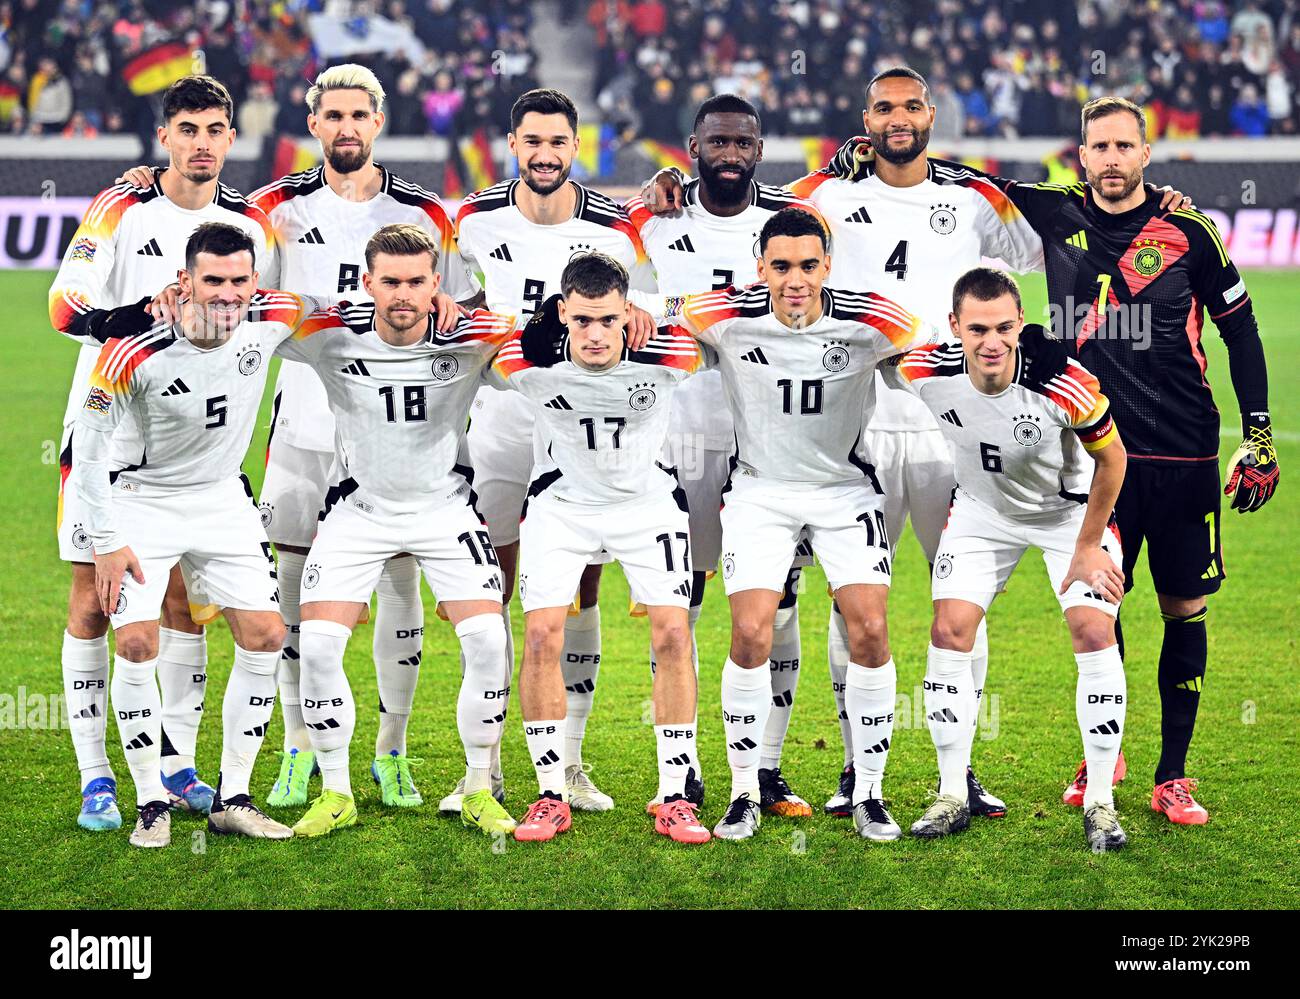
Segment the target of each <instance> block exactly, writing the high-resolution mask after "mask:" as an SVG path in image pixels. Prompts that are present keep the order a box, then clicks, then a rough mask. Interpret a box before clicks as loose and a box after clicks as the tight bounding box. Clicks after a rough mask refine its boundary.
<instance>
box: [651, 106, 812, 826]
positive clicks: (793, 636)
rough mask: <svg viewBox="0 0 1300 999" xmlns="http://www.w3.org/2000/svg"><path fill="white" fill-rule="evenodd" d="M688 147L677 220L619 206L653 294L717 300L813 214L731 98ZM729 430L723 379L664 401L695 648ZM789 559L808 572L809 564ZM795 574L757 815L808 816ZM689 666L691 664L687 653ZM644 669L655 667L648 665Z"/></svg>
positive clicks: (781, 623)
mask: <svg viewBox="0 0 1300 999" xmlns="http://www.w3.org/2000/svg"><path fill="white" fill-rule="evenodd" d="M687 148H688V150H689V152H690V154H691V156H692V158H693V159H695V161H696V164H697V170H698V173H699V176H698V177H697V178H696V179H694V180H689V181H686V183H685V185H684V187H683V192H682V212H681V214H680V215H679V216H677V217H672V216H667V215H655V214H653V213H651V212H650V210H649V209H647V208H646V207H645V204H644V203H643V202H642V201H641V199H640V198H634V199H633V200H632V201H629V202H628V204H627V210H628V214H629V215H630V216H631V217H632V221H633V222H634V223H635V224H636V226H637V230H638V232H639V233H640V235H641V241H642V243H644V244H645V248H646V253H647V254H649V256H650V262H651V263H652V264H653V265H654V268H655V276H656V279H657V280H658V283H659V291H660V293H661V294H664V295H686V294H690V293H691V292H697V291H700V290H702V289H703V288H704V287H705V286H706V285H711V286H712V289H713V290H715V291H717V290H721V289H723V288H726V287H728V286H730V285H745V284H748V283H750V282H751V281H753V280H754V279H755V276H756V261H755V247H756V245H757V242H758V234H759V231H760V230H761V229H762V228H763V223H764V222H766V221H767V220H768V219H769V218H771V217H772V216H773V215H774V214H776V213H777V212H778V211H780V210H781V209H782V208H788V207H791V206H799V207H803V208H805V210H807V211H809V212H812V213H813V214H816V209H814V208H813V207H812V205H810V204H808V203H807V202H804V201H801V200H800V199H798V198H796V197H795V196H794V195H793V194H791V193H790V192H789V191H786V190H783V189H782V188H779V187H772V186H771V185H769V184H760V183H758V182H757V181H755V180H754V173H755V171H756V169H757V167H758V164H759V162H760V161H761V160H762V158H763V136H762V122H761V120H760V118H759V114H758V111H757V109H755V108H754V106H753V105H752V104H750V103H749V102H748V101H745V100H742V99H741V98H739V97H736V96H735V95H734V94H718V95H716V96H714V97H710V98H709V99H708V100H706V101H705V102H704V103H702V104H701V105H700V106H699V109H698V110H697V111H696V112H695V125H694V132H693V133H692V134H691V136H690V138H689V140H688V141H687ZM735 442H736V431H735V427H734V425H733V423H732V420H731V414H730V413H729V412H728V410H727V404H726V401H725V399H724V398H723V393H722V374H721V373H720V372H718V371H705V372H703V373H701V374H699V375H696V376H695V377H694V378H692V379H690V381H688V382H686V383H684V384H683V385H682V386H681V387H680V388H679V389H678V390H677V392H676V394H675V395H674V397H673V406H672V411H671V414H670V421H669V434H668V445H667V450H666V451H665V461H666V462H667V463H668V464H669V465H672V466H674V467H675V468H676V469H677V474H678V477H679V478H680V479H681V481H682V488H683V489H685V490H686V496H687V499H688V500H689V502H690V508H691V513H690V516H691V564H692V566H693V567H694V573H693V580H692V584H691V587H692V589H691V607H690V622H691V634H692V638H693V636H694V633H695V623H696V621H698V620H699V616H700V609H701V606H702V604H703V601H704V586H705V581H706V579H707V574H709V573H712V572H713V571H714V570H716V569H717V566H718V560H719V558H721V556H722V520H721V518H720V511H721V509H722V487H723V485H724V484H725V483H726V481H727V475H728V473H729V472H730V464H731V452H732V448H733V446H734V445H735ZM803 559H804V556H801V557H800V559H799V560H797V561H798V562H799V563H801V564H810V562H811V560H808V561H807V562H804V561H803ZM800 572H801V569H799V568H795V569H792V570H791V571H790V575H789V577H788V578H787V580H786V585H785V591H784V592H783V594H782V596H781V602H780V605H779V606H778V607H777V611H776V621H775V623H774V625H773V630H772V652H771V655H770V660H769V661H770V665H771V672H772V711H771V713H770V714H769V715H768V719H767V725H766V726H765V727H764V729H763V740H762V747H763V749H762V759H761V760H760V761H759V768H758V784H759V791H760V793H761V796H762V808H763V810H764V811H765V812H771V813H773V814H776V815H782V816H786V817H791V818H798V817H809V816H811V815H812V808H811V806H809V804H808V803H807V802H806V801H804V800H803V799H802V798H800V797H799V796H798V795H797V794H795V793H794V791H792V790H791V789H790V785H789V784H788V783H786V779H785V777H784V776H783V775H782V773H781V752H782V749H783V748H784V744H785V736H786V732H787V731H788V729H789V726H790V715H791V712H792V711H793V709H794V700H795V692H796V690H797V688H798V684H799V672H800V670H799V666H800V658H801V657H800V649H799V608H798V606H797V604H796V600H797V590H798V585H799V575H800ZM696 663H697V666H698V655H696ZM651 668H652V669H653V668H654V658H653V655H652V656H651ZM693 769H694V775H693V776H695V777H698V778H699V779H698V781H697V780H693V779H688V780H687V787H688V793H689V794H693V795H694V796H695V797H694V798H692V800H694V801H695V802H696V804H702V803H703V798H704V786H703V774H702V773H701V771H700V769H699V764H698V761H697V762H696V763H695V764H693Z"/></svg>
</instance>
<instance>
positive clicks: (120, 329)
mask: <svg viewBox="0 0 1300 999" xmlns="http://www.w3.org/2000/svg"><path fill="white" fill-rule="evenodd" d="M151 301H152V299H151V298H150V297H149V296H148V295H146V296H145V297H144V298H142V299H140V301H138V302H131V303H129V304H127V305H121V306H118V307H117V308H116V309H98V310H96V311H95V312H94V313H92V314H91V316H90V318H89V320H88V321H87V323H86V335H87V336H88V337H90V339H92V340H94V341H95V342H96V343H108V341H109V340H116V339H120V338H123V337H128V336H135V335H136V334H137V333H144V332H145V331H147V330H149V329H151V328H152V327H153V325H154V323H156V322H157V321H158V320H156V319H155V318H154V317H153V316H151V315H149V313H148V312H146V311H145V310H146V309H147V308H148V306H149V303H150V302H151Z"/></svg>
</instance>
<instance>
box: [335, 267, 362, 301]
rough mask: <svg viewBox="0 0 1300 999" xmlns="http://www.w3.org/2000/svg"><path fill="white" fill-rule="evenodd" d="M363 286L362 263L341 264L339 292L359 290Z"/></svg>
mask: <svg viewBox="0 0 1300 999" xmlns="http://www.w3.org/2000/svg"><path fill="white" fill-rule="evenodd" d="M360 287H361V265H360V264H339V292H340V294H341V293H342V292H345V291H357V290H358V289H359V288H360Z"/></svg>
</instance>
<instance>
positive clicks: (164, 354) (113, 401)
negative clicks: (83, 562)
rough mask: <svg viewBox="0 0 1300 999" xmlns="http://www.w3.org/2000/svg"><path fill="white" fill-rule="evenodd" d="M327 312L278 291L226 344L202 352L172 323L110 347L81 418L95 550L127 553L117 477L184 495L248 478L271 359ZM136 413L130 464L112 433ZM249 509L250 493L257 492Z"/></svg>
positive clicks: (257, 301)
mask: <svg viewBox="0 0 1300 999" xmlns="http://www.w3.org/2000/svg"><path fill="white" fill-rule="evenodd" d="M320 305H321V303H320V302H317V301H315V300H313V299H309V298H300V297H298V296H296V295H290V294H289V293H287V292H280V291H265V292H264V291H259V292H257V293H256V294H254V296H253V299H252V302H251V304H250V308H249V313H248V318H247V319H246V320H245V321H244V322H242V323H240V324H239V326H237V327H236V328H235V329H234V330H233V331H232V332H231V334H230V336H229V337H228V338H227V339H226V340H225V341H224V342H223V343H222V344H221V345H220V346H218V347H213V348H208V349H199V348H198V347H196V346H194V344H193V342H192V341H190V340H189V339H188V338H187V337H185V336H183V335H180V334H178V333H177V332H176V330H175V328H174V327H173V326H172V325H171V324H161V325H159V326H156V327H154V328H153V329H151V330H149V331H147V332H145V333H141V334H138V335H136V336H131V337H124V338H122V339H115V340H109V341H108V342H107V343H106V344H104V346H103V347H102V348H101V349H100V352H99V357H98V359H97V360H96V362H95V365H94V368H93V369H92V371H91V375H90V378H89V381H88V385H87V386H86V387H85V389H84V390H83V391H85V394H84V395H83V396H82V405H81V408H80V409H79V410H78V411H77V437H78V441H79V442H80V443H79V446H78V451H77V457H78V459H79V460H81V461H83V462H84V469H85V472H84V474H82V475H79V476H78V477H77V479H76V482H77V484H78V486H79V488H81V490H82V492H83V496H84V499H85V501H86V504H87V509H88V510H89V511H90V524H89V533H90V535H91V538H92V539H93V540H94V542H95V548H96V550H97V551H111V550H113V549H114V548H117V547H121V542H120V539H119V538H117V537H116V527H115V524H114V519H113V517H112V509H111V507H112V504H111V502H110V499H111V495H110V493H109V482H110V473H109V468H110V467H111V468H114V469H118V470H117V471H114V472H112V474H111V480H112V481H113V482H115V483H117V484H118V485H119V486H123V487H125V488H127V489H131V488H136V489H139V490H148V491H149V493H150V494H159V493H168V492H177V491H180V490H186V489H194V488H196V487H202V486H205V485H209V484H211V483H214V482H220V481H223V480H225V479H229V478H232V477H233V476H236V475H239V474H240V467H241V466H242V465H243V461H244V456H245V455H246V454H247V453H248V446H249V444H250V443H251V442H252V439H253V425H254V423H255V421H256V420H257V412H258V409H259V408H260V406H261V404H262V393H263V391H264V389H265V388H266V372H267V364H268V363H269V361H270V359H271V354H272V353H273V352H274V351H275V349H276V348H277V347H278V346H279V345H280V343H281V341H283V340H285V339H286V338H287V337H288V336H289V335H290V334H292V332H293V331H294V329H295V328H296V327H297V326H298V325H299V324H300V323H301V322H302V321H303V320H304V319H305V318H306V317H307V316H308V315H309V314H310V313H311V312H312V310H313V309H316V308H318V307H319V306H320ZM128 413H130V416H131V418H132V419H133V420H134V423H135V426H136V427H137V428H138V430H139V432H140V437H141V441H142V444H143V453H142V454H141V456H140V458H139V459H138V461H137V462H135V463H132V464H129V465H126V466H125V467H123V466H122V463H121V461H120V460H119V454H118V452H117V449H116V448H115V447H114V446H113V445H115V444H116V443H117V442H115V441H113V439H112V438H113V431H114V430H115V429H116V428H117V426H118V424H119V423H121V422H122V420H123V419H124V418H125V417H126V415H127V414H128ZM250 502H251V494H250Z"/></svg>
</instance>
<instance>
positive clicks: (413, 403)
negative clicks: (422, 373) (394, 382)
mask: <svg viewBox="0 0 1300 999" xmlns="http://www.w3.org/2000/svg"><path fill="white" fill-rule="evenodd" d="M379 394H380V395H381V396H383V397H384V415H385V416H386V417H387V418H388V422H389V423H396V422H397V403H396V397H395V394H394V389H393V386H391V385H385V386H384V387H383V388H381V389H380V390H379ZM427 412H428V408H427V404H426V401H425V397H424V386H423V385H407V386H405V387H404V388H403V389H402V418H403V419H404V420H405V421H406V422H407V423H419V422H420V421H422V420H424V419H427V415H426V414H427Z"/></svg>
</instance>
